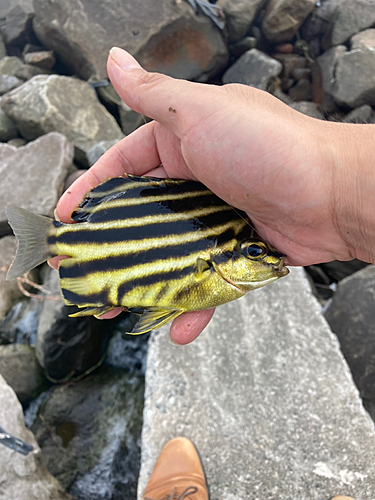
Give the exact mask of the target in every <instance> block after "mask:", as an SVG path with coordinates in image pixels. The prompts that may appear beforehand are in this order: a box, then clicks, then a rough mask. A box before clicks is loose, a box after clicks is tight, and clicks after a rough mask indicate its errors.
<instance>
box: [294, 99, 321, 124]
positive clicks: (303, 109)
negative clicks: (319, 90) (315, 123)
mask: <svg viewBox="0 0 375 500" xmlns="http://www.w3.org/2000/svg"><path fill="white" fill-rule="evenodd" d="M290 106H291V107H292V108H293V109H295V110H297V111H299V112H300V113H303V114H304V115H308V116H311V117H312V118H318V119H319V120H323V115H322V113H321V112H320V111H319V109H318V108H317V106H316V104H315V103H313V102H305V101H301V102H295V103H293V104H291V105H290Z"/></svg>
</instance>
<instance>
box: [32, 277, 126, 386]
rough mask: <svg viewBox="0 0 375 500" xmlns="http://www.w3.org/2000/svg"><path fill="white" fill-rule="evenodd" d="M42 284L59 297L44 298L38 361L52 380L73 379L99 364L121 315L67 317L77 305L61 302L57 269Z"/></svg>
mask: <svg viewBox="0 0 375 500" xmlns="http://www.w3.org/2000/svg"><path fill="white" fill-rule="evenodd" d="M44 286H45V288H46V289H47V290H48V291H49V292H50V294H51V295H52V297H55V298H56V299H58V300H55V301H51V300H46V301H45V302H44V303H43V306H42V311H41V314H40V318H39V325H38V334H37V343H36V355H37V358H38V361H39V363H40V365H41V366H42V367H43V368H44V369H45V371H46V373H47V375H48V377H49V378H50V379H51V380H55V381H63V380H65V379H70V378H76V377H77V376H79V375H82V374H83V373H86V372H87V371H89V370H91V369H92V368H94V367H95V366H96V365H98V364H100V362H101V360H102V358H103V356H104V354H105V352H106V349H107V347H108V344H109V340H110V337H111V335H112V331H113V328H114V327H115V326H116V324H117V323H118V322H119V321H120V318H119V317H117V318H113V319H112V320H106V321H101V320H98V319H96V318H94V317H93V316H89V317H83V318H69V316H68V314H73V313H75V312H77V311H78V308H74V307H69V308H68V307H66V306H65V305H64V303H63V301H62V299H61V293H60V285H59V277H58V272H57V271H56V270H52V269H51V270H50V272H49V273H48V274H47V278H46V281H45V283H44Z"/></svg>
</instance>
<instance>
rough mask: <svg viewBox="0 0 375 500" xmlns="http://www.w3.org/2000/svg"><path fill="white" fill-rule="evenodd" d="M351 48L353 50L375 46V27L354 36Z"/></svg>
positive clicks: (351, 40)
mask: <svg viewBox="0 0 375 500" xmlns="http://www.w3.org/2000/svg"><path fill="white" fill-rule="evenodd" d="M350 48H351V49H352V50H355V49H369V48H375V29H369V30H365V31H361V32H360V33H357V34H356V35H354V36H352V38H351V39H350Z"/></svg>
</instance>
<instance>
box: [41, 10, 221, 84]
mask: <svg viewBox="0 0 375 500" xmlns="http://www.w3.org/2000/svg"><path fill="white" fill-rule="evenodd" d="M34 6H35V11H36V16H35V19H34V29H35V32H36V34H37V36H38V38H39V40H41V42H42V43H43V45H45V46H46V47H48V48H49V49H51V50H54V51H55V52H56V53H57V54H59V55H60V57H61V59H62V60H63V61H64V62H65V63H66V64H67V65H68V66H70V67H71V68H72V70H73V71H74V72H75V73H76V74H77V75H79V76H81V77H82V78H84V79H88V78H90V77H98V78H99V79H101V78H105V77H106V76H107V73H106V61H107V58H108V51H109V49H110V48H111V47H113V46H114V45H118V46H120V47H122V48H124V49H126V50H127V51H128V52H130V53H131V54H133V55H134V57H136V59H137V60H138V61H139V62H140V63H141V64H142V65H143V66H144V67H146V69H148V70H150V71H157V72H161V73H166V74H169V75H171V76H174V77H178V78H186V79H198V78H199V79H200V80H205V79H207V78H208V76H209V75H212V74H215V73H217V72H218V71H219V70H220V69H222V68H223V67H225V64H226V63H227V60H228V53H227V49H226V46H225V44H224V41H223V39H222V37H221V34H220V32H219V30H218V29H217V28H216V27H215V25H214V24H213V23H212V21H211V20H210V19H209V18H208V17H206V16H202V15H200V16H196V15H195V13H194V10H193V9H192V8H191V6H190V5H189V4H188V3H187V2H183V1H181V2H171V1H170V0H143V1H142V2H141V3H140V2H139V0H128V1H127V2H115V3H114V2H112V1H111V0H105V1H103V0H59V1H58V2H50V1H49V0H35V1H34Z"/></svg>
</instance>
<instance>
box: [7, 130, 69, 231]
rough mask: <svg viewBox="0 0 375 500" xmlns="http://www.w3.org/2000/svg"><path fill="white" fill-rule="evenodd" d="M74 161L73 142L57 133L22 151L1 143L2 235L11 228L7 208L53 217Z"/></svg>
mask: <svg viewBox="0 0 375 500" xmlns="http://www.w3.org/2000/svg"><path fill="white" fill-rule="evenodd" d="M72 160H73V147H72V145H71V143H70V142H69V141H68V140H67V138H66V137H65V136H63V135H62V134H59V133H57V132H51V133H50V134H47V135H44V136H43V137H40V138H39V139H37V140H36V141H33V142H30V143H29V144H27V145H26V146H23V147H20V148H16V147H14V146H8V145H7V144H0V172H1V176H2V178H1V183H0V236H1V235H2V234H4V233H7V232H8V228H9V226H8V221H7V218H6V215H5V210H4V207H5V206H7V205H9V206H18V207H22V208H25V209H27V210H30V211H31V212H34V213H39V214H43V215H48V216H51V217H52V216H53V210H54V208H55V206H56V203H57V200H58V199H59V197H60V195H61V193H62V188H63V184H64V180H65V178H66V177H67V175H68V172H69V171H71V170H72V168H73V167H72Z"/></svg>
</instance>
